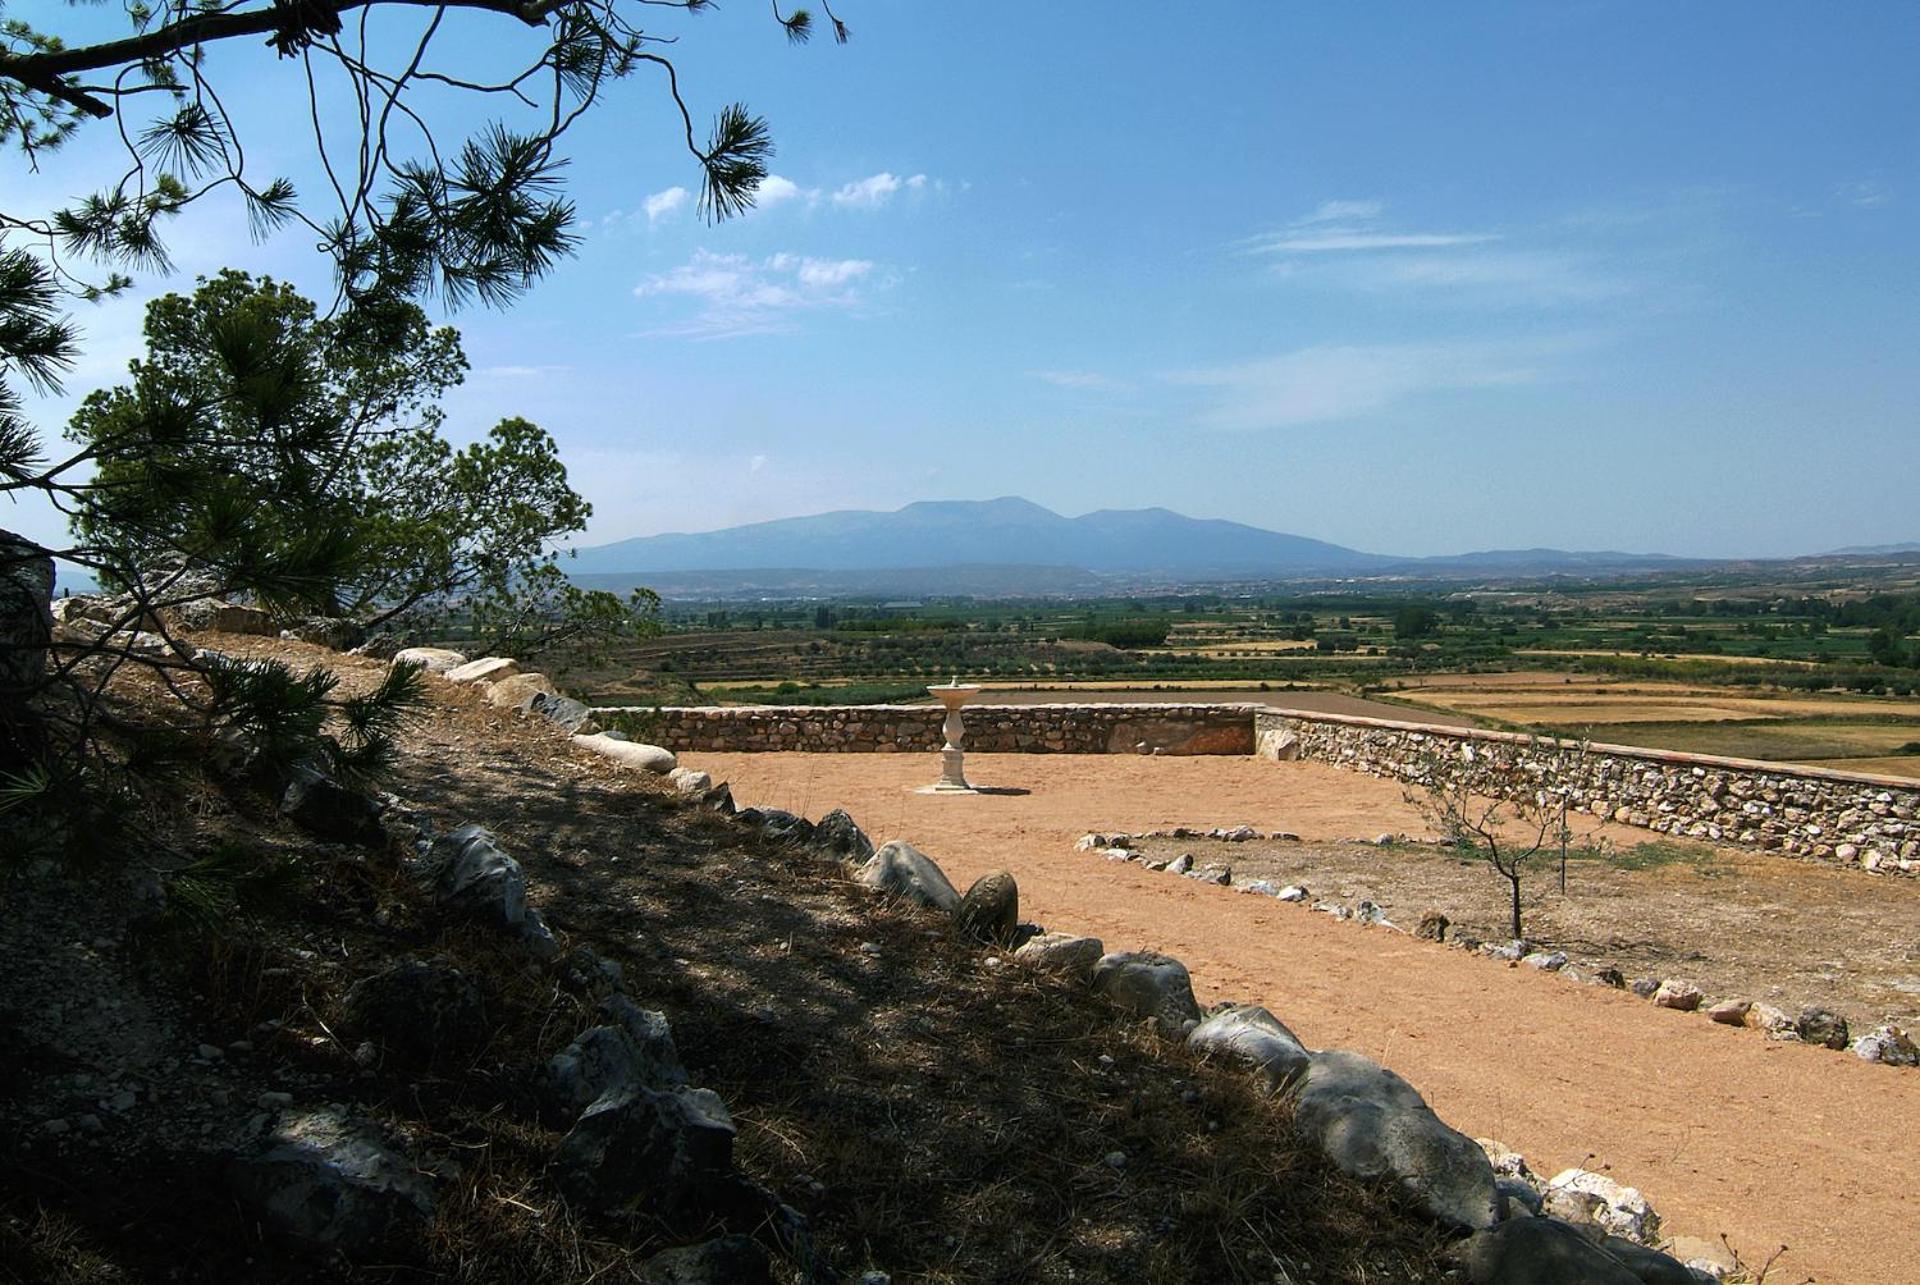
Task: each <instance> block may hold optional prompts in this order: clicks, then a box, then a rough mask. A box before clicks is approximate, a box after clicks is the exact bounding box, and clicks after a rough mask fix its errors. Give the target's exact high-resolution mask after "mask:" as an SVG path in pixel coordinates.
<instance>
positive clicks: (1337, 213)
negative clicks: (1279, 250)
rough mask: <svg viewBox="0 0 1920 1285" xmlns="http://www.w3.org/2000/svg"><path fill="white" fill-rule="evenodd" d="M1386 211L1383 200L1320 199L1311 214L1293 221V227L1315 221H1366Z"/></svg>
mask: <svg viewBox="0 0 1920 1285" xmlns="http://www.w3.org/2000/svg"><path fill="white" fill-rule="evenodd" d="M1386 211H1387V203H1386V202H1385V201H1322V202H1320V206H1319V208H1318V209H1316V210H1315V211H1314V212H1313V213H1312V214H1308V215H1305V216H1303V217H1301V218H1297V219H1295V220H1294V221H1293V226H1295V227H1311V226H1312V225H1313V224H1315V223H1352V222H1360V223H1368V222H1371V221H1372V220H1374V219H1377V218H1379V217H1380V216H1381V215H1382V214H1385V213H1386Z"/></svg>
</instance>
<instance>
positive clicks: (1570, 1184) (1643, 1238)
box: [1546, 1169, 1660, 1245]
mask: <svg viewBox="0 0 1920 1285" xmlns="http://www.w3.org/2000/svg"><path fill="white" fill-rule="evenodd" d="M1546 1206H1547V1212H1548V1213H1551V1214H1555V1215H1557V1216H1559V1217H1562V1218H1565V1219H1567V1220H1568V1221H1569V1222H1591V1223H1597V1224H1598V1225H1599V1226H1600V1227H1602V1228H1604V1229H1605V1230H1606V1231H1607V1233H1608V1234H1609V1235H1613V1236H1621V1237H1624V1238H1625V1239H1627V1240H1631V1241H1634V1242H1636V1243H1637V1244H1641V1245H1653V1244H1656V1243H1657V1242H1658V1241H1659V1239H1660V1215H1659V1214H1657V1213H1655V1212H1654V1211H1653V1206H1652V1205H1650V1204H1648V1203H1647V1198H1646V1197H1645V1196H1643V1195H1641V1194H1640V1192H1639V1190H1638V1189H1637V1188H1634V1187H1626V1186H1622V1185H1621V1184H1620V1183H1617V1182H1615V1181H1614V1180H1613V1179H1611V1178H1609V1177H1607V1176H1606V1175H1605V1174H1601V1173H1594V1172H1593V1171H1592V1170H1589V1169H1566V1170H1563V1171H1561V1172H1560V1173H1558V1174H1555V1175H1554V1177H1553V1180H1552V1181H1551V1182H1549V1183H1548V1184H1547V1199H1546Z"/></svg>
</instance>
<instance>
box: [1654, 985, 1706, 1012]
mask: <svg viewBox="0 0 1920 1285" xmlns="http://www.w3.org/2000/svg"><path fill="white" fill-rule="evenodd" d="M1705 998H1706V996H1705V995H1703V994H1701V991H1700V988H1699V987H1698V986H1695V985H1694V984H1693V983H1692V982H1685V981H1681V980H1680V979H1679V978H1677V977H1676V978H1668V979H1667V980H1666V981H1664V982H1661V983H1660V985H1659V986H1658V987H1656V988H1655V989H1654V992H1653V1002H1654V1003H1655V1004H1656V1005H1657V1006H1659V1007H1661V1008H1672V1009H1678V1010H1679V1011H1680V1012H1682V1013H1691V1012H1692V1011H1693V1010H1694V1009H1696V1008H1699V1007H1700V1001H1701V1000H1703V999H1705Z"/></svg>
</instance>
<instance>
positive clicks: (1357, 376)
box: [1171, 343, 1548, 431]
mask: <svg viewBox="0 0 1920 1285" xmlns="http://www.w3.org/2000/svg"><path fill="white" fill-rule="evenodd" d="M1547 354H1548V350H1547V349H1546V348H1545V347H1544V346H1540V345H1531V346H1525V347H1523V346H1521V345H1517V344H1493V343H1430V344H1344V345H1343V344H1324V345H1317V346H1315V347H1311V348H1301V349H1298V350H1296V351H1294V352H1290V353H1282V354H1281V355H1279V356H1277V357H1268V358H1264V359H1262V360H1258V361H1250V362H1244V363H1241V364H1239V365H1235V366H1221V367H1216V368H1213V369H1207V370H1192V371H1183V372H1179V373H1177V374H1175V375H1173V376H1171V378H1172V379H1173V381H1174V382H1176V383H1180V384H1185V385H1189V386H1191V387H1196V388H1201V389H1205V390H1207V391H1208V392H1209V393H1210V394H1211V398H1210V403H1211V404H1210V405H1209V406H1208V407H1207V409H1206V411H1205V412H1204V413H1205V417H1206V418H1207V419H1208V420H1209V421H1210V422H1211V423H1212V424H1213V425H1214V426H1215V427H1218V428H1225V429H1234V430H1240V431H1257V430H1260V429H1271V428H1287V427H1292V426H1294V425H1299V424H1318V423H1328V422H1333V421H1338V420H1350V419H1358V418H1360V417H1362V416H1365V415H1369V414H1372V413H1374V412H1376V411H1381V410H1385V409H1387V408H1388V407H1390V406H1393V405H1395V404H1397V403H1399V402H1403V401H1406V400H1408V399H1409V398H1413V397H1417V396H1419V395H1421V394H1427V393H1436V392H1449V391H1458V390H1463V389H1478V388H1500V387H1509V386H1512V385H1517V384H1527V383H1532V382H1535V381H1536V380H1538V379H1540V378H1542V377H1543V373H1544V372H1543V371H1542V369H1541V359H1542V358H1543V357H1544V356H1546V355H1547Z"/></svg>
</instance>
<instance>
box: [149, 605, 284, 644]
mask: <svg viewBox="0 0 1920 1285" xmlns="http://www.w3.org/2000/svg"><path fill="white" fill-rule="evenodd" d="M160 617H161V620H162V622H163V623H164V624H165V625H166V626H167V628H169V629H172V630H177V631H181V632H184V633H190V634H203V633H215V634H247V635H250V636H252V637H256V638H271V637H273V635H274V634H275V633H277V632H278V630H276V629H275V628H274V627H273V617H272V616H271V615H269V614H268V613H267V612H265V611H262V610H261V609H260V608H258V607H245V606H241V605H240V604H239V603H233V602H221V601H220V600H219V599H217V598H195V599H194V600H193V601H192V602H183V603H181V604H180V605H178V606H175V607H168V608H166V609H165V610H163V611H162V612H161V613H160Z"/></svg>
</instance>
